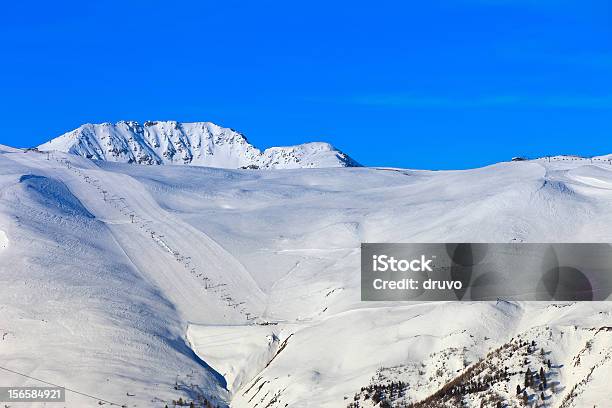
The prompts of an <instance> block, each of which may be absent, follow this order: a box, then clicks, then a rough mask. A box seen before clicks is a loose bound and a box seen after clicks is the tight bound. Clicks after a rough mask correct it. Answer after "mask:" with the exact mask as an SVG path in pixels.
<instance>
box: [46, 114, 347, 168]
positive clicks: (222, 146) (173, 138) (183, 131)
mask: <svg viewBox="0 0 612 408" xmlns="http://www.w3.org/2000/svg"><path fill="white" fill-rule="evenodd" d="M39 149H40V150H43V151H45V150H57V151H61V152H67V153H72V154H76V155H79V156H83V157H88V158H93V159H96V160H107V161H113V162H122V163H139V164H191V165H196V166H206V167H220V168H241V167H249V168H264V169H276V168H278V169H291V168H311V167H347V166H358V165H359V164H358V163H357V162H355V161H354V160H352V159H351V158H350V157H348V156H347V155H346V154H344V153H342V152H341V151H339V150H337V149H335V148H334V147H333V146H331V145H330V144H328V143H305V144H301V145H297V146H289V147H272V148H269V149H266V150H264V151H263V152H262V151H260V150H259V149H257V148H255V147H254V146H252V145H251V144H250V143H249V142H248V141H247V139H246V138H245V137H244V136H243V135H242V134H240V133H238V132H236V131H234V130H232V129H228V128H222V127H220V126H217V125H215V124H214V123H210V122H195V123H179V122H173V121H169V122H145V123H144V124H142V125H141V124H139V123H137V122H132V121H121V122H117V123H115V124H112V123H102V124H85V125H82V126H80V127H79V128H78V129H75V130H73V131H71V132H68V133H66V134H64V135H61V136H59V137H57V138H55V139H53V140H51V141H49V142H47V143H44V144H42V145H40V146H39Z"/></svg>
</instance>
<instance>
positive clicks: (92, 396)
mask: <svg viewBox="0 0 612 408" xmlns="http://www.w3.org/2000/svg"><path fill="white" fill-rule="evenodd" d="M0 370H4V371H8V372H9V373H13V374H17V375H20V376H22V377H25V378H29V379H31V380H34V381H38V382H40V383H43V384H47V385H51V386H53V387H59V388H63V389H65V390H66V391H70V392H72V393H75V394H79V395H82V396H84V397H87V398H91V399H94V400H96V401H102V402H106V403H107V404H110V405H114V406H117V407H123V406H125V405H123V404H117V403H116V402H112V401H108V400H105V399H103V398H99V397H96V396H95V395H90V394H86V393H84V392H81V391H77V390H73V389H72V388H68V387H65V386H63V385H59V384H54V383H51V382H49V381H45V380H41V379H40V378H36V377H32V376H29V375H27V374H24V373H20V372H18V371H13V370H10V369H8V368H6V367H2V366H0Z"/></svg>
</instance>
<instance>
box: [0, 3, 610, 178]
mask: <svg viewBox="0 0 612 408" xmlns="http://www.w3.org/2000/svg"><path fill="white" fill-rule="evenodd" d="M17 3H18V2H12V4H4V5H3V11H2V17H0V22H1V24H0V55H1V56H2V58H1V60H0V62H1V64H0V92H1V96H2V97H1V98H0V120H1V121H2V133H1V134H0V143H2V144H8V145H12V146H32V145H36V144H39V143H42V142H44V141H46V140H47V139H50V138H52V137H54V136H57V135H59V134H61V133H63V132H65V131H68V130H71V129H73V128H75V127H77V126H78V125H80V124H81V123H85V122H114V121H118V120H122V119H129V120H138V121H144V120H179V121H213V122H216V123H218V124H220V125H223V126H227V127H231V128H234V129H237V130H239V131H241V132H243V133H244V134H245V135H246V136H247V138H248V139H249V140H250V141H251V142H252V143H253V144H255V145H256V146H258V147H262V148H263V147H268V146H272V145H287V144H295V143H302V142H306V141H315V140H324V141H329V142H331V143H332V144H334V145H335V146H337V147H338V148H340V149H342V150H344V151H346V152H347V153H349V154H350V155H351V156H353V157H354V158H355V159H356V160H358V161H360V162H362V163H363V164H366V165H381V166H382V165H384V166H400V167H409V168H429V169H452V168H469V167H476V166H481V165H486V164H489V163H493V162H497V161H502V160H507V159H509V158H511V157H512V156H517V155H525V156H540V155H546V154H558V153H574V154H583V155H595V154H604V153H612V120H611V119H612V75H611V73H612V6H611V5H610V4H609V2H608V1H565V0H557V1H552V0H514V1H510V0H455V1H447V2H445V1H435V0H432V1H425V2H423V1H397V2H388V1H383V0H381V1H376V2H368V3H366V2H340V1H330V0H327V1H323V2H320V1H316V0H311V1H307V2H298V1H296V2H293V1H283V2H280V1H279V2H271V1H265V0H262V1H256V2H247V1H232V0H224V1H216V2H211V1H175V2H161V1H155V0H153V1H146V2H113V1H105V2H82V1H81V2H75V3H70V2H61V1H60V2H42V1H41V2H28V1H25V2H20V3H19V4H17Z"/></svg>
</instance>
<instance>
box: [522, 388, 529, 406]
mask: <svg viewBox="0 0 612 408" xmlns="http://www.w3.org/2000/svg"><path fill="white" fill-rule="evenodd" d="M523 401H524V402H525V405H527V403H528V402H529V395H527V391H523Z"/></svg>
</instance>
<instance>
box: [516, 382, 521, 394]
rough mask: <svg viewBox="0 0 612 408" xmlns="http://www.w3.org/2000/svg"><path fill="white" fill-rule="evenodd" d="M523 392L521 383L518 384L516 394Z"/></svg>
mask: <svg viewBox="0 0 612 408" xmlns="http://www.w3.org/2000/svg"><path fill="white" fill-rule="evenodd" d="M520 394H521V385H520V384H519V385H517V386H516V395H520Z"/></svg>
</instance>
